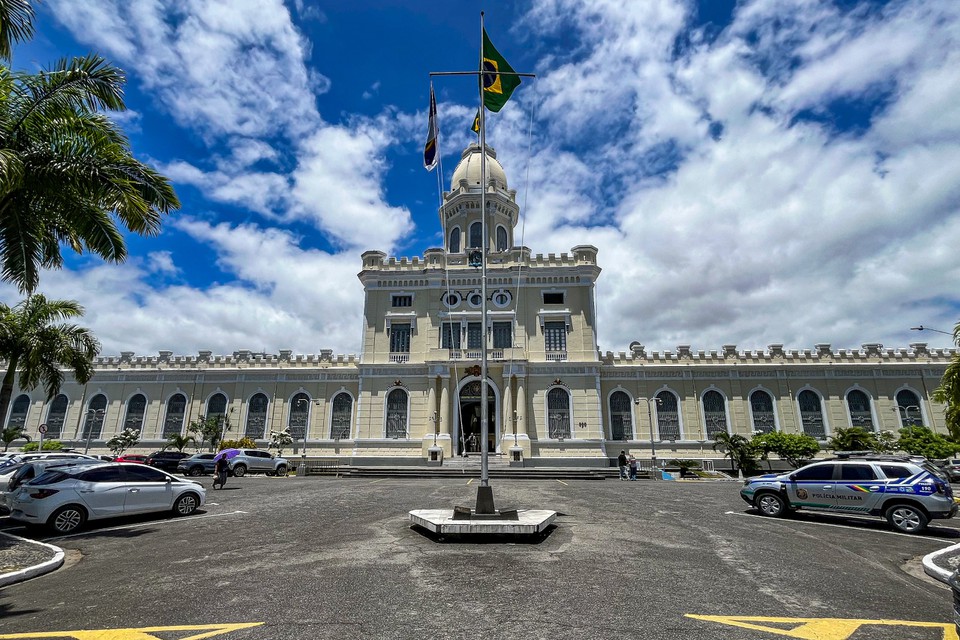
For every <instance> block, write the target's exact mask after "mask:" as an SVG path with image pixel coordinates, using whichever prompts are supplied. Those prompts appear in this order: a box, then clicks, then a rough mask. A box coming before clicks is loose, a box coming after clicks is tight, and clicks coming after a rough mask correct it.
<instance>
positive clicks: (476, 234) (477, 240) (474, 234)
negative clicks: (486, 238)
mask: <svg viewBox="0 0 960 640" xmlns="http://www.w3.org/2000/svg"><path fill="white" fill-rule="evenodd" d="M480 247H483V227H482V226H481V224H480V223H479V222H474V223H473V224H471V225H470V248H471V249H476V248H480Z"/></svg>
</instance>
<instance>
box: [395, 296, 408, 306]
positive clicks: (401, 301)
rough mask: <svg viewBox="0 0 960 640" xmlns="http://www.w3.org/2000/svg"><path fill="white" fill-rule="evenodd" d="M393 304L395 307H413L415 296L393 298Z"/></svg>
mask: <svg viewBox="0 0 960 640" xmlns="http://www.w3.org/2000/svg"><path fill="white" fill-rule="evenodd" d="M392 304H393V306H394V307H412V306H413V296H393V299H392Z"/></svg>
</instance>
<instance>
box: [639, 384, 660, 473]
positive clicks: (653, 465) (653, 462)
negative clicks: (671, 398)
mask: <svg viewBox="0 0 960 640" xmlns="http://www.w3.org/2000/svg"><path fill="white" fill-rule="evenodd" d="M641 400H643V401H644V402H646V403H647V420H648V421H649V422H650V458H651V462H650V467H651V469H650V478H651V479H652V480H659V479H660V478H658V477H657V440H656V435H655V434H654V432H653V412H652V411H651V410H650V402H651V401H653V402H656V403H657V405H658V406H659V405H661V404H663V400H661V399H660V398H637V399H636V400H634V401H633V402H634V404H636V405H637V406H638V407H639V406H640V401H641Z"/></svg>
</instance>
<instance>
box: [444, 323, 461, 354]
mask: <svg viewBox="0 0 960 640" xmlns="http://www.w3.org/2000/svg"><path fill="white" fill-rule="evenodd" d="M440 336H441V338H440V348H442V349H459V348H460V323H459V322H444V323H443V330H442V332H441V334H440Z"/></svg>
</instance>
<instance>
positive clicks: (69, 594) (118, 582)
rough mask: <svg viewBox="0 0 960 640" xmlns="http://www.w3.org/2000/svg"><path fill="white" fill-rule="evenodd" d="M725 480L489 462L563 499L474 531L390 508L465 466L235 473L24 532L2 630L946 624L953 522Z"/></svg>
mask: <svg viewBox="0 0 960 640" xmlns="http://www.w3.org/2000/svg"><path fill="white" fill-rule="evenodd" d="M204 481H205V483H206V484H207V485H208V486H209V483H210V479H209V478H205V479H204ZM738 489H739V485H738V484H737V483H736V482H649V481H647V482H642V481H641V482H619V481H616V480H605V481H559V480H528V481H527V480H512V481H507V480H504V481H499V482H496V481H495V482H494V495H495V497H496V501H497V507H498V508H500V509H507V508H513V507H516V508H520V509H550V510H554V511H557V512H558V514H559V515H558V517H557V520H556V527H555V528H554V529H553V530H552V531H550V532H549V534H548V535H544V536H536V537H533V538H532V539H529V540H525V541H513V542H509V541H508V542H504V541H498V542H497V543H495V544H484V543H478V542H473V541H470V542H464V541H462V540H456V539H444V540H438V538H437V537H436V536H431V535H428V534H427V533H426V532H421V531H418V530H417V529H415V528H414V527H412V526H411V524H410V521H409V516H408V512H409V511H410V510H412V509H438V508H452V506H454V505H457V504H467V505H469V504H470V503H471V502H472V501H473V500H474V499H475V494H476V480H473V481H471V480H469V479H467V478H463V479H462V480H461V479H450V478H444V479H424V480H397V479H389V478H382V479H344V478H332V477H321V478H317V477H307V478H296V477H294V478H266V477H259V476H258V477H246V478H231V480H230V481H229V483H228V485H227V488H226V490H223V491H210V492H209V493H208V501H209V502H208V505H207V506H206V507H205V509H204V510H203V511H202V512H201V513H198V515H195V516H192V517H188V518H139V519H135V520H123V521H112V522H108V523H103V524H97V525H96V526H94V527H92V528H91V529H89V530H87V531H86V532H84V533H81V534H77V535H73V536H69V537H62V538H47V537H45V536H44V535H42V534H36V533H33V532H31V533H30V534H28V535H33V536H34V537H36V538H37V539H46V540H48V542H50V543H51V544H55V545H57V546H58V547H61V548H62V549H64V550H65V552H66V562H65V564H64V566H63V567H62V568H61V569H59V570H57V571H55V572H53V573H50V574H48V575H45V576H42V577H39V578H36V579H33V580H30V581H27V582H24V583H21V584H18V585H13V586H10V587H7V588H5V589H3V590H0V639H3V638H8V637H11V635H12V634H26V635H18V636H17V637H21V638H26V637H38V638H39V637H57V638H61V637H63V638H69V637H74V638H91V637H97V638H102V639H103V640H107V639H121V638H137V639H144V638H165V639H174V638H176V639H178V640H182V639H184V638H190V637H200V635H202V634H208V635H204V636H203V637H217V638H223V639H224V640H247V639H257V640H263V639H272V638H277V639H279V638H297V639H298V638H304V639H306V638H364V639H368V638H656V639H660V638H667V639H674V638H677V639H679V638H685V639H698V638H724V639H731V638H734V639H739V638H743V639H756V640H761V639H772V638H777V637H783V635H782V634H783V633H785V632H789V633H790V634H791V636H790V637H794V638H811V639H813V638H825V639H831V640H833V639H841V638H851V639H853V640H874V639H875V640H880V639H887V638H898V639H910V638H917V639H918V640H921V639H922V640H925V639H928V638H931V639H932V638H937V639H939V638H953V637H955V636H952V635H949V634H951V633H953V631H952V629H953V627H952V621H951V615H952V611H951V600H950V597H951V594H950V591H949V589H947V588H946V587H945V586H943V585H941V584H940V583H938V582H936V581H935V580H932V579H931V578H929V577H927V576H925V575H923V570H922V568H921V566H920V558H922V557H923V556H924V555H927V554H930V553H932V552H934V551H937V550H939V549H942V548H945V547H947V546H949V545H952V544H955V543H957V542H960V530H958V524H960V522H956V521H946V522H937V523H935V526H934V527H933V528H931V529H930V531H929V532H928V533H926V534H925V535H921V536H907V535H902V534H897V533H894V532H891V531H889V530H888V529H887V528H886V525H885V523H884V522H882V521H881V520H880V519H879V518H877V519H873V518H870V519H857V518H852V519H851V518H840V517H832V516H813V515H807V514H800V515H798V516H797V517H794V518H791V519H785V520H773V519H768V518H762V517H760V516H757V515H754V514H753V512H752V510H751V509H749V508H748V507H747V505H746V504H745V503H743V502H742V501H741V500H740V498H739V497H738V494H737V491H738ZM0 529H5V530H8V531H10V532H12V533H14V534H18V535H23V534H24V531H23V530H22V529H16V528H15V525H14V523H11V522H9V521H7V520H6V519H0ZM880 621H884V622H880ZM898 621H899V622H898ZM906 623H910V624H906ZM136 629H140V631H134V630H136ZM75 630H110V631H106V632H103V633H101V634H100V635H96V636H91V635H83V634H74V635H71V634H70V633H69V632H71V631H75ZM43 633H46V635H45V636H42V635H40V634H43ZM54 633H55V635H51V634H54ZM817 633H819V634H820V635H815V634H817Z"/></svg>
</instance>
